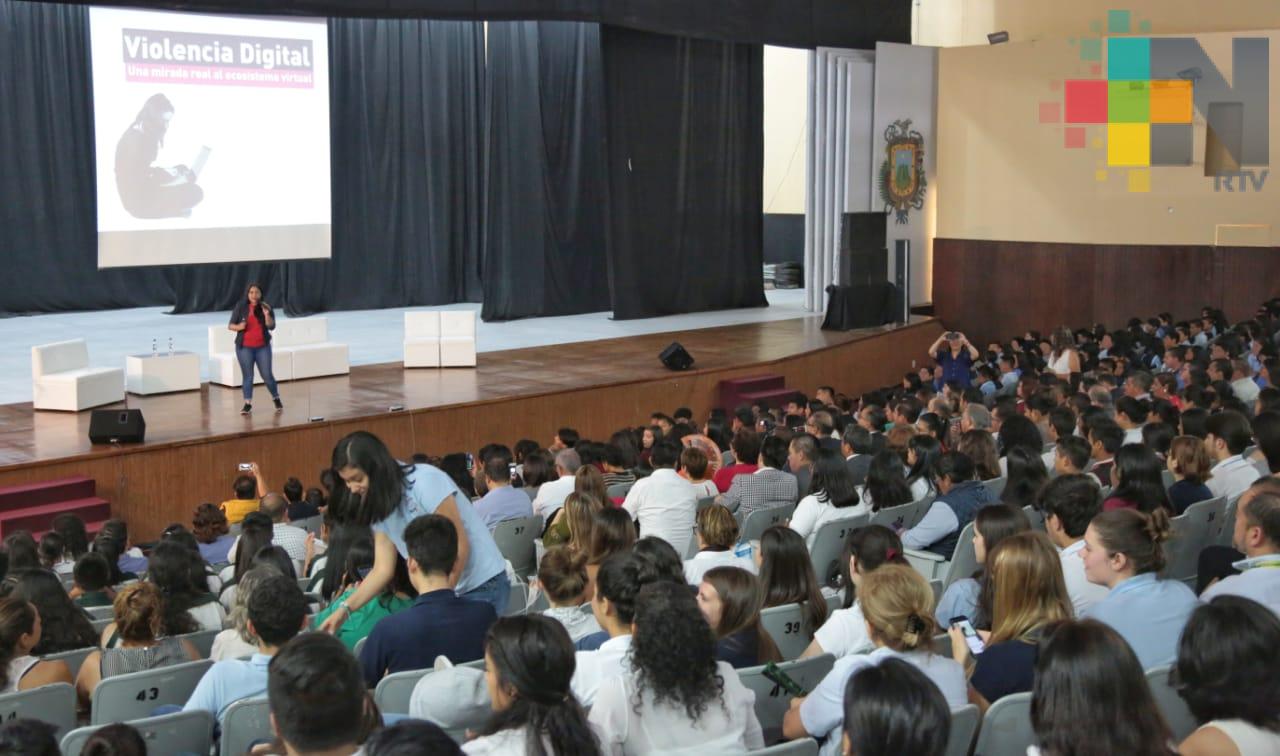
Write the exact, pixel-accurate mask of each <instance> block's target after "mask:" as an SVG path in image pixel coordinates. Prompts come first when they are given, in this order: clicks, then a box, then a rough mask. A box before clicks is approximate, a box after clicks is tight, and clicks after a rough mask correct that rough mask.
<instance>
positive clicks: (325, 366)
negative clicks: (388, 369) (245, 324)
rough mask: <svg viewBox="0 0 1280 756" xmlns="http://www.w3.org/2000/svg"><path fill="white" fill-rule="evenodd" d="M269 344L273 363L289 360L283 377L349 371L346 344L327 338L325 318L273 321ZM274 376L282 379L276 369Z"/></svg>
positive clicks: (303, 376) (317, 375) (345, 372)
mask: <svg viewBox="0 0 1280 756" xmlns="http://www.w3.org/2000/svg"><path fill="white" fill-rule="evenodd" d="M271 344H272V347H273V349H272V353H273V357H274V359H275V362H276V364H281V363H283V362H285V361H286V360H287V361H288V362H289V373H288V375H289V378H288V379H287V380H302V379H303V378H316V377H319V376H322V375H345V374H347V373H350V372H351V362H350V355H349V350H348V348H347V345H346V344H339V343H338V342H336V341H329V320H328V318H299V319H297V320H277V321H276V329H275V331H273V333H272V340H271ZM276 378H277V380H285V379H283V378H281V373H280V372H279V371H277V372H276Z"/></svg>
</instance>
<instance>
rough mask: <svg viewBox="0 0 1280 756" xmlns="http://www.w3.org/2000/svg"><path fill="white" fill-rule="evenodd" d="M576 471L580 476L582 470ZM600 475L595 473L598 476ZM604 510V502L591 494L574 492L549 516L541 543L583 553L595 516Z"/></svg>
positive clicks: (585, 468)
mask: <svg viewBox="0 0 1280 756" xmlns="http://www.w3.org/2000/svg"><path fill="white" fill-rule="evenodd" d="M588 469H591V468H587V467H582V468H579V469H578V473H579V474H581V473H582V471H583V470H588ZM599 474H600V473H598V472H597V473H596V475H597V476H599ZM604 508H605V504H604V501H603V500H602V499H598V498H596V497H595V496H594V495H592V494H587V493H578V492H577V491H574V492H573V493H571V494H569V495H568V496H566V497H565V499H564V506H562V507H560V508H559V509H557V510H556V512H555V514H553V515H552V516H551V522H550V523H549V524H548V525H547V527H546V528H545V529H544V530H543V532H542V543H543V545H544V546H546V547H548V548H551V547H553V546H568V547H569V548H571V549H573V550H574V551H584V550H586V548H587V545H588V544H589V543H590V542H591V528H592V523H594V522H595V517H596V514H597V513H599V512H600V511H601V510H603V509H604Z"/></svg>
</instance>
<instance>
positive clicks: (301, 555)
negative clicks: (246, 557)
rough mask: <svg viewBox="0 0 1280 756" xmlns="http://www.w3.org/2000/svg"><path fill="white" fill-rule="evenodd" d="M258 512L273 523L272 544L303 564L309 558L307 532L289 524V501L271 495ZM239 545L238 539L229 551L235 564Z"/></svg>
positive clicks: (263, 499) (229, 555)
mask: <svg viewBox="0 0 1280 756" xmlns="http://www.w3.org/2000/svg"><path fill="white" fill-rule="evenodd" d="M258 511H259V512H260V513H262V514H264V515H266V517H267V519H268V520H269V521H270V522H271V543H272V544H274V545H276V546H279V547H280V548H282V549H284V551H285V553H286V554H288V555H289V558H290V559H292V560H293V561H295V562H297V563H298V564H299V565H301V564H303V563H304V562H305V561H306V558H307V531H305V530H303V529H302V528H299V527H296V526H294V525H290V524H289V523H288V517H289V502H288V500H286V499H285V498H284V497H283V496H281V495H280V494H277V493H269V494H267V495H266V496H263V497H262V503H261V504H259V505H258ZM239 543H240V541H239V539H236V542H235V543H233V544H231V548H230V549H229V550H228V551H227V558H228V559H229V560H231V561H233V562H234V561H235V560H236V555H237V554H238V553H239ZM318 545H319V546H321V547H322V546H323V545H322V544H318Z"/></svg>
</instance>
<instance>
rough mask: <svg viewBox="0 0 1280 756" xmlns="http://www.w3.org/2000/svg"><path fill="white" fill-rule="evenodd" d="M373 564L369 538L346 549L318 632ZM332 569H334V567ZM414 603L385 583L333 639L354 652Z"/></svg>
mask: <svg viewBox="0 0 1280 756" xmlns="http://www.w3.org/2000/svg"><path fill="white" fill-rule="evenodd" d="M525 500H526V501H528V497H525ZM373 563H374V555H373V538H372V537H365V538H361V539H359V540H357V541H355V542H354V543H352V544H351V545H350V547H349V548H347V550H346V560H345V564H344V565H343V566H342V572H341V575H342V577H341V583H340V587H339V588H338V590H337V592H336V595H335V597H334V598H333V599H332V600H331V601H330V602H329V605H328V606H326V607H325V608H324V609H321V610H320V611H319V612H318V613H316V616H315V618H314V619H313V621H312V622H313V627H315V628H319V627H320V626H321V625H323V624H324V621H325V620H326V619H328V618H329V615H330V614H333V613H334V612H335V611H338V610H339V609H340V608H341V606H342V602H344V601H346V600H347V599H349V598H350V597H351V596H352V594H354V593H355V592H356V591H358V590H360V583H362V582H363V581H364V579H365V576H366V575H368V574H369V571H370V570H372V569H373ZM334 568H335V569H336V568H337V565H336V564H335V565H334ZM413 603H414V601H413V599H411V598H409V596H408V595H406V594H405V593H404V592H403V591H401V590H400V586H398V585H397V583H396V581H392V582H390V583H387V586H386V587H385V588H383V589H382V593H380V594H378V595H377V596H376V597H374V599H373V600H372V601H370V602H369V603H367V604H365V605H364V606H362V607H360V608H359V609H357V610H355V611H354V612H352V613H351V616H350V617H349V618H348V619H347V621H346V622H344V623H342V627H340V628H338V632H337V633H336V636H337V638H338V640H340V641H342V643H343V645H345V646H346V647H347V648H349V649H351V650H352V651H355V647H356V644H357V643H359V642H360V641H361V640H362V639H364V638H367V637H368V636H369V634H370V633H372V632H373V628H374V627H376V626H377V625H378V623H379V622H381V621H382V620H383V619H385V618H387V617H390V616H391V615H393V614H396V613H398V612H400V611H403V610H405V609H407V608H409V607H410V606H411V605H413ZM460 661H463V660H460Z"/></svg>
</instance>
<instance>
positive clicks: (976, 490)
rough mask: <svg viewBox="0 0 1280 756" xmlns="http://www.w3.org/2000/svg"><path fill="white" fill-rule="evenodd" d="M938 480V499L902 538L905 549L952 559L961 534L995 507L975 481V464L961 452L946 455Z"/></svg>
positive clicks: (940, 461) (937, 469)
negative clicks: (982, 511)
mask: <svg viewBox="0 0 1280 756" xmlns="http://www.w3.org/2000/svg"><path fill="white" fill-rule="evenodd" d="M934 476H935V477H934V485H935V487H936V488H937V490H938V498H937V499H935V500H934V502H933V503H932V504H931V505H929V511H928V512H926V513H925V516H924V517H923V518H922V519H921V520H920V522H918V523H916V525H915V526H914V527H912V528H911V529H910V530H908V531H906V532H905V533H903V534H902V545H903V546H906V547H907V548H909V549H924V550H927V551H931V552H933V553H935V554H938V555H939V556H941V557H942V558H943V559H950V558H951V555H952V553H954V552H955V548H956V541H958V540H959V538H960V531H961V530H963V529H964V526H966V525H968V524H969V523H970V522H971V521H972V520H973V518H974V516H975V515H976V514H977V513H978V510H979V509H981V508H982V507H984V506H987V505H988V504H989V503H991V495H990V493H989V492H988V491H987V488H986V486H984V485H982V483H980V482H979V481H977V480H974V469H973V461H972V460H970V459H969V458H968V457H966V456H965V455H963V454H961V453H959V452H947V453H946V454H943V455H942V456H941V457H940V458H939V459H938V464H937V465H936V466H935V467H934Z"/></svg>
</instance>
